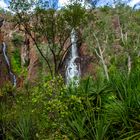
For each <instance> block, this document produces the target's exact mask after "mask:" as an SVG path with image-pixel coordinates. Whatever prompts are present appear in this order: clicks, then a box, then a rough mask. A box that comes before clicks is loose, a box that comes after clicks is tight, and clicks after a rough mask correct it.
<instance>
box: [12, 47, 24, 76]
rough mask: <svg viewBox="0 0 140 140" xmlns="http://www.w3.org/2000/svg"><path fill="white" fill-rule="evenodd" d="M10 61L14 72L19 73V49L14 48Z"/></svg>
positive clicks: (20, 71) (20, 70)
mask: <svg viewBox="0 0 140 140" xmlns="http://www.w3.org/2000/svg"><path fill="white" fill-rule="evenodd" d="M11 63H12V69H13V71H14V72H15V73H17V74H21V73H22V69H21V58H20V52H19V49H18V48H16V49H15V51H14V53H13V54H12V56H11Z"/></svg>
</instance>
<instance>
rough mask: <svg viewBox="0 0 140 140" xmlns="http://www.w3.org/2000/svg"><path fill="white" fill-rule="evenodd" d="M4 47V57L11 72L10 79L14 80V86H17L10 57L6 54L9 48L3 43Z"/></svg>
mask: <svg viewBox="0 0 140 140" xmlns="http://www.w3.org/2000/svg"><path fill="white" fill-rule="evenodd" d="M2 45H3V49H2V50H3V55H4V58H5V61H6V63H7V66H8V70H9V74H10V77H11V79H12V83H13V85H14V86H16V84H17V80H16V76H15V75H14V73H13V72H12V70H11V65H10V62H9V59H8V56H7V54H6V49H7V46H6V44H5V42H3V43H2Z"/></svg>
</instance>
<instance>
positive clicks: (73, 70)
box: [66, 29, 81, 86]
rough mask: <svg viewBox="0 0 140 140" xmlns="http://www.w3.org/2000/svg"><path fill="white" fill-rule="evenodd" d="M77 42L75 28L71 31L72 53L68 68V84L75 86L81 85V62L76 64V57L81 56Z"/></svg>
mask: <svg viewBox="0 0 140 140" xmlns="http://www.w3.org/2000/svg"><path fill="white" fill-rule="evenodd" d="M76 42H77V37H76V32H75V30H74V29H73V30H72V32H71V55H70V60H69V61H68V64H67V69H66V84H67V85H73V86H78V85H79V80H80V75H81V70H80V64H76V59H78V58H79V56H78V50H77V44H76Z"/></svg>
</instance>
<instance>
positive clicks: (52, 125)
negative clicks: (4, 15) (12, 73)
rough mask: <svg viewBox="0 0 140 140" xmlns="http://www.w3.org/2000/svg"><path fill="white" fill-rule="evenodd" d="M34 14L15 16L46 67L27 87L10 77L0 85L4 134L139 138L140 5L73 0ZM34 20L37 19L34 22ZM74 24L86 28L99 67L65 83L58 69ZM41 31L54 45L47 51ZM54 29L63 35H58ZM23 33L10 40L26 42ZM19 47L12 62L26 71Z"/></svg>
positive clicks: (11, 139)
mask: <svg viewBox="0 0 140 140" xmlns="http://www.w3.org/2000/svg"><path fill="white" fill-rule="evenodd" d="M13 8H14V6H13ZM22 8H23V7H22ZM26 8H27V9H24V8H23V10H24V11H26V10H28V8H29V7H27V6H26ZM15 10H17V8H15ZM18 10H19V9H18ZM20 10H22V9H20ZM56 13H57V14H56ZM28 14H29V15H28ZM28 14H27V13H26V12H24V13H20V12H19V11H18V12H17V15H16V16H13V18H14V22H15V21H16V24H22V26H23V27H24V28H23V29H24V30H23V32H24V31H25V32H26V33H27V34H28V35H29V36H30V37H31V38H32V40H33V41H34V44H35V47H37V50H38V51H39V52H40V54H41V56H40V57H41V58H43V59H41V61H43V62H46V64H47V69H48V74H46V73H43V72H42V73H41V74H40V76H39V78H38V79H37V82H36V83H34V84H32V83H29V82H28V81H27V80H25V81H24V85H23V87H19V88H15V87H14V88H13V87H12V85H11V84H10V83H7V84H6V85H5V87H2V88H1V89H0V112H1V114H0V138H1V139H4V140H22V139H23V140H63V139H64V140H78V139H80V140H120V139H123V140H138V139H139V138H140V80H139V79H140V54H139V53H140V52H139V51H140V48H139V43H140V36H139V31H140V26H139V24H140V11H139V10H133V9H132V8H130V7H128V6H125V5H122V4H119V5H117V6H116V8H111V7H107V6H105V7H103V8H95V9H92V10H85V9H84V8H82V7H81V6H80V5H79V4H73V5H69V6H68V7H65V8H64V9H62V10H60V11H59V12H58V11H55V10H53V9H50V10H45V9H43V8H42V9H41V8H39V7H38V8H37V9H36V13H35V14H34V13H32V16H31V15H30V14H31V13H28ZM21 15H22V17H21ZM29 17H30V18H29ZM35 17H38V20H37V21H36V20H35ZM39 17H42V20H40V18H39ZM75 17H76V18H75ZM32 20H35V21H36V22H39V23H38V24H37V23H36V22H33V23H32V25H31V26H29V23H31V21H32ZM12 21H13V20H12ZM54 23H55V24H54ZM27 25H28V26H27ZM60 25H61V26H60ZM72 28H75V29H76V30H77V31H79V32H81V36H80V41H81V42H84V43H86V44H87V46H88V48H87V50H88V53H89V55H94V56H96V59H97V61H96V62H93V63H96V67H95V68H94V71H95V72H96V75H94V76H93V75H91V74H90V75H89V76H86V77H82V78H81V81H80V84H79V86H78V87H74V86H66V85H65V83H64V79H63V78H62V76H60V74H59V67H60V66H61V63H62V59H61V58H62V57H63V56H64V54H65V51H64V50H63V44H64V43H65V40H66V39H67V38H69V35H70V31H71V29H72ZM32 32H33V33H34V36H32ZM46 33H47V34H46ZM63 35H65V36H64V37H63ZM40 36H41V37H42V38H43V37H44V38H45V37H46V38H47V39H48V40H49V41H48V42H47V43H48V45H47V46H46V45H44V44H41V45H42V46H44V47H47V48H48V49H49V52H48V54H49V55H47V57H46V56H45V53H46V52H44V49H42V46H41V45H40V43H41V39H40V38H39V37H40ZM56 37H58V38H59V39H61V40H59V41H57V42H56V41H55V38H56ZM65 37H66V38H65ZM21 40H22V39H21V37H20V36H17V35H15V36H14V39H13V40H12V41H13V43H14V44H20V43H21V42H22V41H21ZM69 47H70V46H69ZM69 47H68V48H69ZM18 53H19V51H18V50H16V52H15V55H13V61H14V62H12V65H13V67H15V68H17V72H18V74H19V75H22V74H23V73H22V72H19V71H20V70H21V65H20V64H19V62H20V60H19V55H18ZM48 57H49V58H48ZM51 60H53V63H52V61H51ZM50 64H52V65H50ZM24 75H26V74H24Z"/></svg>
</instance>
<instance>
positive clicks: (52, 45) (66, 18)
mask: <svg viewBox="0 0 140 140" xmlns="http://www.w3.org/2000/svg"><path fill="white" fill-rule="evenodd" d="M11 9H12V10H13V11H14V12H15V16H14V17H15V20H14V21H15V22H16V24H18V25H21V26H22V27H23V32H26V33H27V34H28V35H29V36H30V37H31V39H32V40H33V42H34V45H35V46H36V48H37V50H38V51H39V53H40V54H41V56H42V58H43V59H44V60H45V61H46V63H47V66H48V68H49V71H50V73H51V75H52V76H54V75H55V74H58V73H59V70H60V68H61V67H62V64H63V61H64V58H65V56H66V53H67V52H68V50H69V48H70V47H71V44H70V43H68V41H69V37H70V33H71V30H72V28H77V29H78V28H79V27H80V26H81V25H83V24H84V23H85V22H84V21H85V15H86V11H85V9H84V8H83V7H81V5H80V4H78V3H72V4H69V5H67V6H66V7H64V8H62V9H61V10H59V11H57V10H56V9H53V8H47V7H46V3H45V1H38V2H35V1H32V0H31V1H28V0H25V1H20V0H17V1H12V2H11ZM42 39H43V40H45V41H46V42H45V43H46V47H47V48H48V49H49V53H50V55H47V54H45V52H44V51H43V50H42V48H41V47H40V44H41V43H42ZM68 44H69V45H68ZM52 60H53V61H52ZM52 62H53V63H52Z"/></svg>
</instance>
